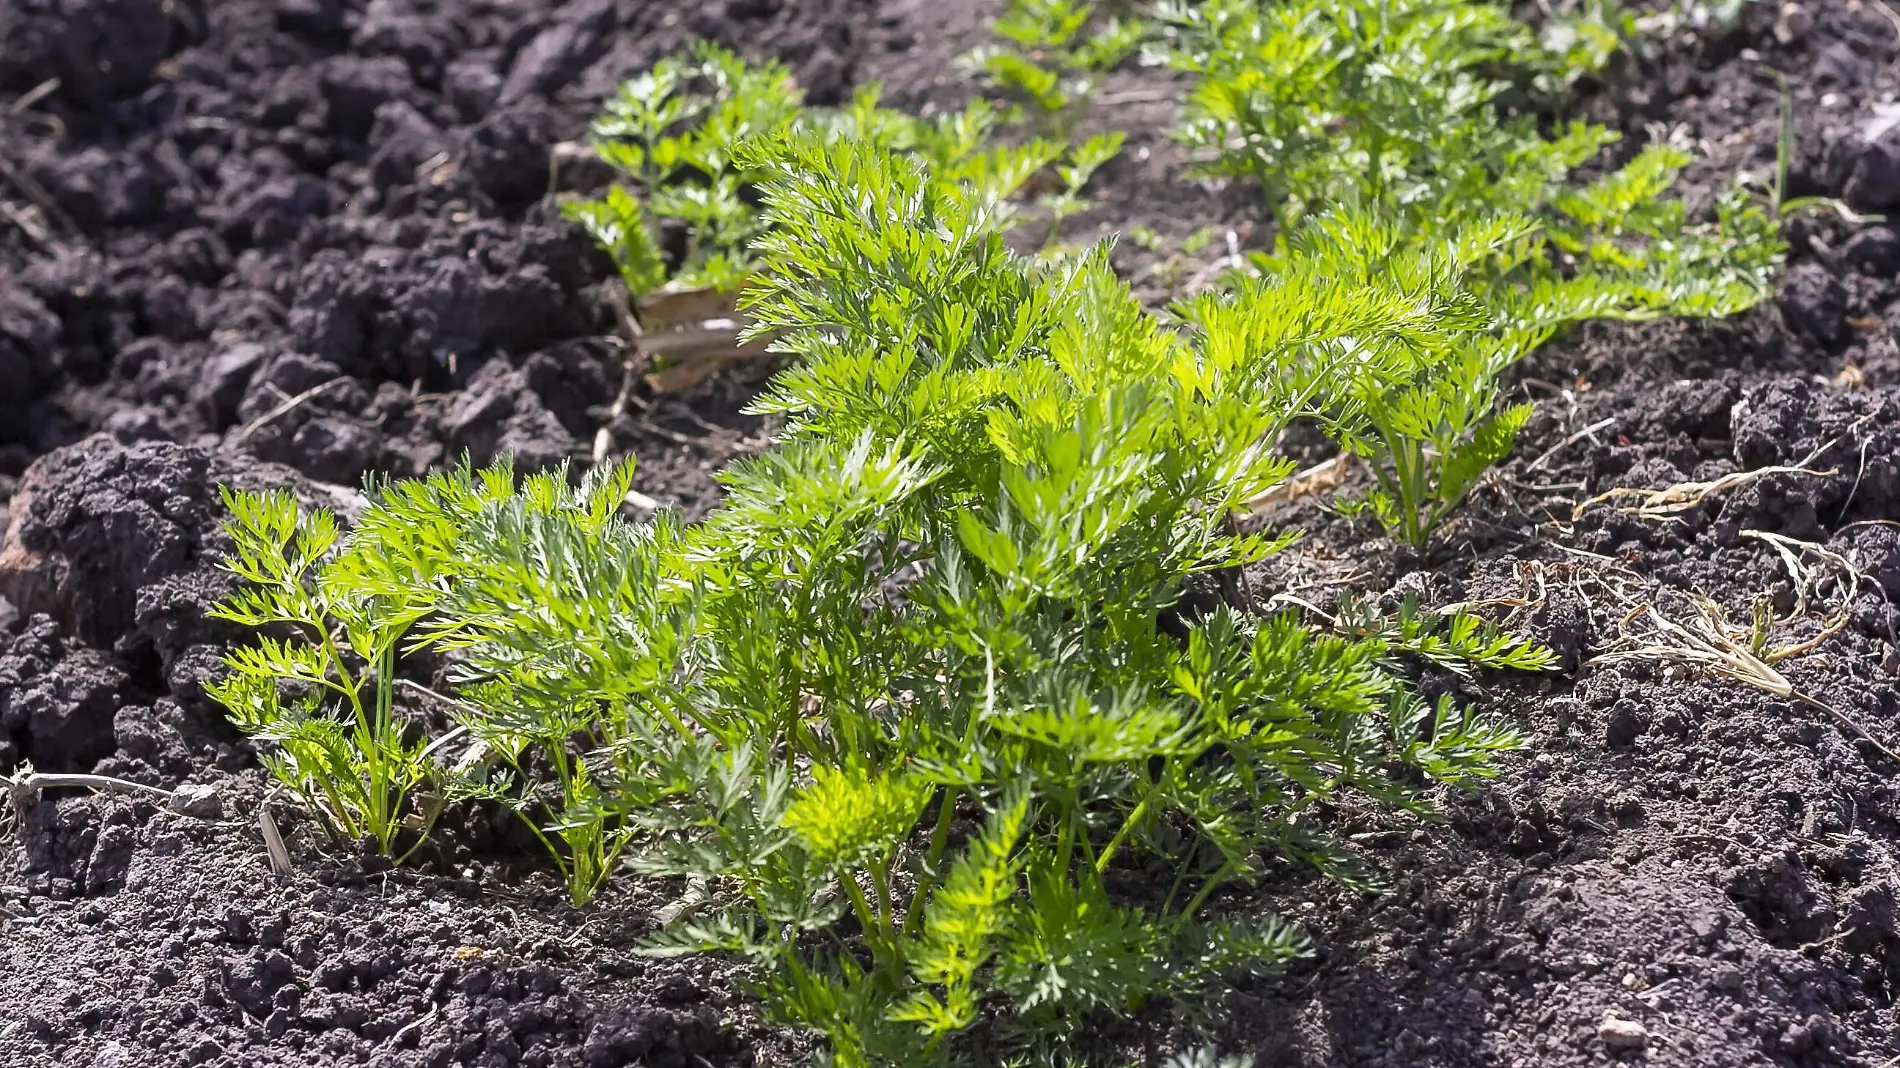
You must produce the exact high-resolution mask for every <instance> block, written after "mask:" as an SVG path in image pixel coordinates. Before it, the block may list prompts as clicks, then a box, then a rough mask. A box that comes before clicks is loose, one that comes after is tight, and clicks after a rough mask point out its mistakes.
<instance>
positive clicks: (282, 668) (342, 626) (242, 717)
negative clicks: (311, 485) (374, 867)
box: [207, 490, 445, 859]
mask: <svg viewBox="0 0 1900 1068" xmlns="http://www.w3.org/2000/svg"><path fill="white" fill-rule="evenodd" d="M225 502H226V504H227V505H228V506H229V507H230V509H231V511H232V515H233V519H232V521H231V522H230V523H229V524H227V526H226V528H225V529H226V532H227V533H228V534H229V536H230V537H231V539H232V542H233V548H232V552H231V555H230V556H229V557H228V558H227V560H226V563H225V567H226V568H227V569H228V570H230V571H231V572H232V573H233V574H235V575H236V576H237V577H238V578H240V579H242V580H243V581H244V582H246V583H247V585H245V586H243V587H241V588H240V589H239V590H238V591H237V592H235V593H234V594H232V595H231V597H230V598H229V599H227V600H226V601H224V602H223V603H222V604H220V605H219V606H217V607H216V608H214V609H212V611H211V613H210V614H211V616H212V617H213V618H216V619H224V620H229V621H231V622H233V623H237V624H240V625H243V626H248V627H255V628H260V629H263V630H264V631H266V633H265V634H264V635H263V636H261V637H260V638H259V641H258V643H257V644H256V645H253V646H248V647H243V648H239V649H237V650H235V651H233V652H232V653H231V654H230V655H228V656H227V657H226V658H225V665H226V667H227V668H228V669H229V671H228V674H226V675H225V676H224V677H223V678H222V679H220V680H219V681H217V682H215V683H212V684H211V685H209V686H208V687H207V690H208V692H209V693H210V695H211V696H212V698H213V699H215V700H216V701H218V703H220V704H222V705H223V706H224V707H225V709H226V711H227V712H228V713H229V714H230V716H231V719H232V721H233V722H234V723H236V724H237V726H238V728H239V729H241V730H243V731H244V733H246V734H248V735H250V736H251V737H253V738H255V739H257V740H258V741H259V742H261V743H263V745H264V747H265V748H264V751H263V752H262V754H261V756H262V758H263V761H264V764H265V766H266V767H267V768H268V769H269V770H270V772H271V774H272V775H274V776H275V777H276V778H277V780H278V781H279V782H280V783H282V784H283V785H284V786H285V787H286V788H287V789H289V790H290V792H291V793H292V794H293V795H294V796H296V797H297V798H298V799H299V800H300V801H302V802H303V803H304V804H305V805H306V806H307V807H308V808H309V809H310V810H311V811H312V812H314V813H316V814H318V815H319V816H321V817H322V818H323V819H324V821H325V822H326V823H327V824H328V825H329V827H330V828H331V829H332V830H333V831H334V832H335V833H336V834H337V835H339V836H340V837H342V838H345V839H348V840H351V841H356V840H361V839H365V838H368V839H372V840H374V842H375V844H376V848H377V849H378V850H379V851H381V852H382V853H384V854H386V855H389V856H392V857H396V858H398V859H401V858H402V857H405V856H407V855H408V854H409V853H411V852H413V851H414V850H415V849H416V848H417V847H419V846H420V845H421V844H422V842H423V840H424V839H425V838H426V837H427V835H428V833H429V830H430V828H431V827H432V826H433V825H434V823H435V820H436V817H437V816H439V815H440V814H441V811H442V806H443V804H444V798H445V794H444V792H443V789H442V786H443V782H442V774H441V768H440V767H439V766H438V765H437V764H436V763H435V762H434V761H433V760H432V759H431V753H430V750H429V748H428V745H427V743H426V742H425V740H424V739H423V738H421V737H420V733H419V732H418V731H417V730H416V729H415V728H414V727H413V725H411V724H409V723H407V722H404V721H403V720H402V719H400V718H399V717H398V716H397V714H396V707H395V678H396V663H397V659H398V654H399V647H400V646H401V645H402V644H403V642H404V639H405V637H406V636H407V635H408V633H409V630H410V628H411V627H412V626H413V625H414V624H415V622H416V619H417V617H416V614H415V613H414V612H413V611H411V610H410V609H409V607H408V606H407V605H405V604H403V603H401V602H400V601H398V600H390V599H385V598H379V597H378V596H376V595H374V594H366V593H364V592H363V591H362V590H361V589H360V588H359V587H357V586H356V584H355V583H353V582H352V581H351V571H352V569H353V567H354V565H355V564H356V562H357V561H356V560H355V559H354V558H353V557H351V555H350V554H348V553H342V554H338V553H336V552H335V551H334V550H335V548H336V545H337V536H338V535H337V525H336V520H335V519H334V518H333V517H332V516H330V515H329V514H328V513H325V512H314V513H310V514H307V515H306V514H303V513H301V512H300V511H299V509H298V506H297V503H296V501H295V500H294V499H292V498H291V496H290V495H289V494H288V493H285V492H283V491H281V490H274V491H270V492H267V493H256V494H246V493H230V492H228V491H227V492H226V494H225ZM273 632H274V633H273ZM277 635H282V636H277ZM405 830H406V831H409V832H410V836H409V842H408V845H407V846H406V847H405V846H404V845H402V837H403V832H404V831H405Z"/></svg>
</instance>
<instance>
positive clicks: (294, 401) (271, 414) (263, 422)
mask: <svg viewBox="0 0 1900 1068" xmlns="http://www.w3.org/2000/svg"><path fill="white" fill-rule="evenodd" d="M348 381H349V379H348V378H347V377H341V376H339V377H337V378H332V379H330V380H329V381H328V382H324V383H322V384H320V385H315V386H311V387H310V388H309V389H306V390H304V391H303V392H302V393H299V394H297V395H296V396H294V397H290V398H288V399H286V400H285V401H284V402H283V403H282V404H279V405H278V406H277V407H275V408H272V409H271V410H270V411H268V412H265V413H264V414H263V415H260V416H258V417H257V418H255V419H253V420H251V421H250V422H248V423H246V424H244V426H243V428H242V429H240V430H239V431H238V432H237V437H235V438H233V439H231V444H232V445H234V446H236V445H242V444H244V443H245V442H247V441H249V440H251V435H252V434H255V433H257V432H258V431H259V430H262V429H263V428H264V427H266V426H269V425H270V424H271V423H274V422H276V421H277V420H279V419H282V418H283V417H284V416H286V415H289V414H290V413H291V412H294V411H296V410H297V409H298V408H301V407H302V406H303V405H304V404H305V403H306V402H307V401H309V400H310V399H311V398H312V397H315V396H317V395H318V394H320V393H323V392H326V391H327V390H329V389H331V388H332V387H334V386H337V385H339V384H341V383H344V382H348Z"/></svg>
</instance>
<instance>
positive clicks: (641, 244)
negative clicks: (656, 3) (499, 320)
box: [562, 43, 1121, 296]
mask: <svg viewBox="0 0 1900 1068" xmlns="http://www.w3.org/2000/svg"><path fill="white" fill-rule="evenodd" d="M1002 119H1003V116H1001V115H1000V114H999V113H998V112H997V111H996V109H995V108H994V107H992V106H991V105H989V104H988V103H986V102H983V101H975V102H973V103H971V104H970V105H969V106H968V107H966V108H964V109H963V110H962V111H958V112H952V113H949V114H945V115H940V116H936V117H934V118H928V119H920V118H916V117H913V116H911V115H908V114H906V113H904V112H901V111H897V110H895V109H892V108H887V107H883V106H882V105H881V104H880V102H879V93H878V89H877V87H875V86H870V87H866V88H864V89H861V90H860V91H859V92H858V93H856V94H855V95H854V96H853V97H852V99H851V100H850V101H849V102H848V103H847V104H846V105H845V106H844V107H842V108H836V109H825V108H812V107H808V106H806V105H805V103H804V97H803V94H802V93H801V92H800V91H799V89H798V87H797V85H796V84H794V82H793V81H792V78H791V76H790V74H789V73H788V72H787V71H786V70H785V68H784V66H783V65H781V64H779V63H777V62H773V61H765V62H756V63H755V62H753V61H750V60H746V59H742V58H740V57H739V56H736V55H734V54H733V53H732V52H730V51H728V50H726V49H724V48H721V47H719V46H717V45H712V44H706V43H701V44H699V45H697V46H695V47H694V48H693V50H692V51H691V52H690V53H689V54H688V55H686V56H684V57H679V56H675V57H669V58H666V59H663V60H661V61H660V62H659V63H657V64H655V65H654V67H653V69H652V70H650V71H648V72H647V73H645V74H642V75H640V76H638V77H636V78H633V79H630V80H629V81H627V82H625V83H623V84H622V85H621V86H620V87H619V90H618V92H617V93H616V95H615V96H614V98H613V99H612V100H609V101H608V102H607V105H606V109H605V112H604V113H603V114H602V115H601V116H600V117H599V118H598V119H596V120H595V121H594V123H593V127H592V134H593V141H594V147H595V151H596V152H597V153H598V154H599V155H600V157H601V159H603V160H604V161H605V162H607V163H608V164H610V165H612V166H613V168H614V169H615V171H616V172H617V173H618V174H619V175H620V176H621V181H619V182H616V183H615V184H613V185H611V186H610V187H609V188H608V189H607V190H606V191H605V192H603V193H602V194H601V195H599V196H598V197H592V198H585V199H575V200H569V201H567V202H565V203H564V204H563V205H562V210H563V212H564V213H565V214H566V216H567V217H568V218H569V219H570V220H572V221H573V222H575V223H577V224H578V225H580V226H581V227H582V228H583V229H585V230H586V231H587V232H588V234H589V235H590V236H592V237H593V238H594V240H595V241H596V242H597V243H598V244H599V245H600V246H601V247H602V248H603V249H604V250H606V252H607V253H608V254H609V255H610V256H611V257H612V258H613V260H614V263H615V264H616V265H617V266H618V268H619V270H620V274H621V277H622V280H623V281H624V282H625V283H626V285H627V287H628V289H629V290H631V291H632V292H633V293H634V295H636V296H642V295H645V294H648V293H652V292H654V291H657V290H660V289H662V288H669V287H670V288H686V289H693V288H700V287H711V288H714V289H718V290H720V291H722V292H727V293H735V292H737V291H738V290H739V289H740V288H742V287H743V285H744V284H745V282H746V280H747V279H748V277H749V276H750V274H751V272H752V271H753V270H754V269H755V267H756V264H755V263H754V262H753V260H752V258H751V254H750V253H749V252H748V245H749V244H750V242H752V241H753V240H754V239H756V238H757V237H758V236H759V235H760V234H761V233H762V232H763V229H764V227H765V226H766V220H765V218H764V217H763V216H762V215H761V213H760V211H759V207H758V203H757V197H756V195H755V189H754V187H755V185H756V182H757V180H758V178H759V174H758V172H756V171H755V170H752V169H750V168H749V167H748V166H747V165H746V164H745V163H743V162H742V159H743V153H742V151H741V150H742V147H743V145H744V144H745V143H746V142H747V141H749V140H755V139H760V138H768V137H770V136H772V135H774V134H776V133H780V132H783V131H785V130H787V129H791V128H794V127H796V128H799V129H807V130H819V131H823V132H824V133H825V134H826V136H829V137H837V138H849V139H857V140H870V141H874V142H876V143H878V144H882V145H885V146H887V147H889V148H891V149H892V150H895V151H904V152H912V153H916V154H917V155H919V156H921V157H923V158H925V159H927V160H929V161H930V162H931V164H932V166H933V167H934V168H935V169H936V170H937V172H938V173H940V174H942V175H944V176H946V177H948V178H951V179H952V180H956V181H961V182H968V183H971V184H974V185H976V186H979V187H981V188H982V189H983V190H984V191H985V192H986V194H988V195H990V196H992V197H993V198H995V200H996V201H997V203H998V204H999V205H1003V204H1008V203H1010V202H1011V201H1012V199H1013V198H1015V197H1016V195H1017V194H1018V193H1019V192H1020V191H1022V190H1023V188H1024V187H1025V185H1026V184H1027V183H1028V182H1029V181H1030V179H1031V178H1033V177H1035V176H1036V175H1037V174H1038V173H1039V172H1042V171H1045V170H1046V169H1049V168H1051V167H1054V168H1055V171H1054V174H1055V177H1056V179H1057V183H1058V190H1057V191H1056V192H1054V193H1051V194H1049V195H1047V196H1044V197H1042V198H1040V199H1039V200H1038V201H1037V202H1036V204H1035V205H1034V210H1035V214H1036V215H1038V216H1040V217H1042V218H1045V219H1046V220H1048V225H1049V227H1050V235H1051V240H1053V235H1054V233H1055V230H1056V228H1057V227H1059V226H1060V225H1061V222H1062V220H1064V219H1066V218H1067V217H1069V216H1070V215H1073V214H1074V213H1075V212H1077V211H1080V210H1082V209H1083V208H1084V207H1085V206H1086V201H1085V200H1084V199H1083V198H1082V191H1083V187H1084V186H1086V185H1087V184H1088V181H1089V179H1090V178H1091V177H1092V176H1093V175H1094V173H1095V171H1096V170H1097V169H1098V168H1099V167H1100V166H1101V165H1102V163H1104V162H1106V161H1107V160H1108V159H1109V158H1110V157H1112V156H1113V155H1114V154H1115V152H1116V151H1118V150H1119V149H1120V147H1121V137H1120V136H1119V135H1100V136H1097V137H1093V138H1089V139H1087V140H1086V141H1083V142H1082V143H1080V144H1078V145H1076V146H1074V147H1073V149H1071V148H1070V147H1069V146H1068V145H1067V144H1066V143H1064V142H1062V141H1060V140H1051V139H1046V138H1041V137H1036V138H1028V139H1023V140H1020V141H1017V142H1014V143H1010V144H1004V143H1002V142H1000V141H998V140H997V139H996V138H995V136H994V134H995V133H996V130H997V127H998V126H999V124H1000V123H1001V122H1002ZM1013 210H1014V211H1016V212H1019V213H1021V212H1026V211H1028V208H1027V207H1026V206H1024V205H1020V204H1018V205H1016V207H1015V208H1014V209H1013ZM669 225H670V226H675V227H677V228H678V229H679V230H680V232H681V233H682V234H683V236H684V248H683V250H680V251H676V252H675V253H673V254H672V255H671V256H670V257H669V255H668V254H667V252H666V251H665V250H664V249H663V247H662V243H661V241H660V240H659V238H658V236H656V234H655V229H656V227H658V228H664V227H667V226H669Z"/></svg>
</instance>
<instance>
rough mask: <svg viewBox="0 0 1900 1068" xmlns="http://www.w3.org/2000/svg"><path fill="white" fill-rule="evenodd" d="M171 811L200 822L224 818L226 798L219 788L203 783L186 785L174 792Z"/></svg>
mask: <svg viewBox="0 0 1900 1068" xmlns="http://www.w3.org/2000/svg"><path fill="white" fill-rule="evenodd" d="M171 810H172V811H173V812H176V813H178V814H179V815H181V816H190V817H192V818H193V819H200V820H221V819H223V818H224V798H223V797H221V796H219V794H218V788H217V787H215V786H207V785H205V784H203V783H186V784H185V785H183V786H180V787H179V788H178V789H176V790H174V791H172V800H171Z"/></svg>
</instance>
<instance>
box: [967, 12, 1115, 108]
mask: <svg viewBox="0 0 1900 1068" xmlns="http://www.w3.org/2000/svg"><path fill="white" fill-rule="evenodd" d="M1100 6H1101V5H1098V4H1096V3H1095V2H1093V0H1009V3H1008V4H1007V5H1006V6H1005V7H1004V9H1003V12H1002V14H1001V15H999V16H997V18H996V20H995V21H994V22H993V23H991V24H990V32H991V33H992V34H993V35H994V36H995V37H996V38H997V40H996V41H995V42H993V43H990V44H986V45H983V46H981V47H978V48H976V49H975V50H973V51H971V52H970V53H969V54H968V55H966V56H964V58H963V63H964V65H965V66H967V67H969V68H970V69H971V70H973V71H975V72H976V73H977V74H978V75H979V76H980V77H981V78H982V80H983V81H984V82H985V83H986V84H987V85H988V86H989V87H990V88H991V89H993V90H995V91H997V92H998V93H1000V94H1002V95H1003V96H1005V97H1008V98H1010V99H1012V100H1013V101H1014V102H1015V103H1014V105H1013V106H1014V107H1016V108H1018V109H1024V108H1026V109H1027V110H1028V112H1029V114H1028V115H1027V116H1025V117H1027V118H1029V119H1030V121H1031V123H1032V125H1033V126H1034V127H1035V128H1037V129H1041V130H1045V131H1049V132H1051V133H1053V134H1055V135H1057V136H1066V135H1067V133H1068V132H1069V131H1070V130H1071V129H1072V128H1073V127H1074V125H1075V122H1076V120H1077V119H1078V118H1079V117H1080V114H1081V112H1082V111H1084V110H1085V109H1086V108H1087V107H1088V102H1089V98H1090V97H1092V96H1093V95H1094V94H1095V91H1096V89H1098V88H1099V87H1100V85H1101V81H1102V78H1103V77H1104V76H1106V75H1107V74H1108V72H1109V71H1111V70H1113V69H1114V68H1115V66H1116V65H1117V64H1119V63H1121V62H1122V61H1123V60H1124V59H1127V58H1128V57H1129V56H1130V55H1132V54H1133V53H1134V52H1135V50H1136V49H1137V48H1138V47H1139V46H1140V45H1141V40H1142V37H1143V35H1144V33H1145V23H1144V22H1143V21H1142V20H1141V19H1138V18H1123V17H1120V16H1118V15H1109V16H1107V17H1097V14H1098V12H1097V9H1098V7H1100Z"/></svg>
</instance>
